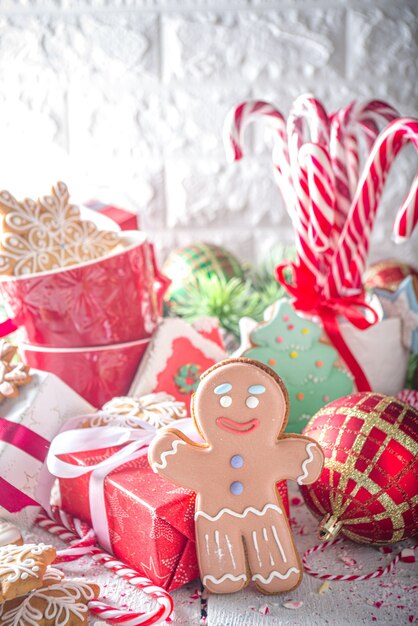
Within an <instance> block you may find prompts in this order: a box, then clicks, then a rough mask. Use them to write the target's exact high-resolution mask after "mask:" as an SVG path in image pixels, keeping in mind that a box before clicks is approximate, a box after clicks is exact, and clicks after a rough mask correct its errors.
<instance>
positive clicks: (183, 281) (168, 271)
mask: <svg viewBox="0 0 418 626" xmlns="http://www.w3.org/2000/svg"><path fill="white" fill-rule="evenodd" d="M163 272H164V274H165V275H166V276H168V278H170V279H171V285H170V287H169V289H168V291H167V293H166V300H167V301H168V302H169V303H170V302H176V301H177V299H178V298H179V297H180V298H184V296H185V295H186V290H187V288H188V287H189V286H191V285H195V284H196V276H197V275H202V273H203V274H206V275H207V276H208V277H211V276H218V277H222V278H224V279H225V280H227V281H228V280H230V279H231V278H234V277H236V278H240V279H243V278H244V270H243V268H242V266H241V263H240V262H239V261H238V259H237V258H236V257H235V256H234V255H233V254H232V253H231V252H229V251H228V250H225V248H221V247H220V246H216V245H214V244H211V243H204V242H198V243H195V244H192V245H190V246H185V247H183V248H178V249H177V250H174V251H173V252H171V254H170V255H169V257H168V258H167V260H166V262H165V263H164V266H163Z"/></svg>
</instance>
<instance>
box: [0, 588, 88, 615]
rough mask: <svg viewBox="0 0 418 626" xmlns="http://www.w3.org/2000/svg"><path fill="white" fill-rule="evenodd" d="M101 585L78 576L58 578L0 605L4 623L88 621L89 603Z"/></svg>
mask: <svg viewBox="0 0 418 626" xmlns="http://www.w3.org/2000/svg"><path fill="white" fill-rule="evenodd" d="M99 592H100V587H99V586H98V585H95V584H94V583H89V582H86V581H79V580H58V581H57V582H56V584H52V585H49V586H47V587H43V588H41V589H37V590H35V591H32V592H31V593H30V594H29V595H28V596H26V597H25V598H15V599H14V600H11V601H9V602H5V603H4V604H3V605H2V606H0V623H1V624H2V626H37V625H39V626H79V625H81V624H87V622H88V603H89V602H90V601H91V600H94V599H96V598H97V597H98V595H99Z"/></svg>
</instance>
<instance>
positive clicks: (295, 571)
mask: <svg viewBox="0 0 418 626" xmlns="http://www.w3.org/2000/svg"><path fill="white" fill-rule="evenodd" d="M299 573H300V572H299V570H298V569H297V568H296V567H290V568H289V569H288V570H287V572H286V574H281V573H280V572H275V571H273V572H271V574H270V576H269V577H268V578H264V576H262V575H261V574H254V576H253V578H252V579H253V580H259V581H260V582H261V583H263V584H264V585H269V584H270V583H271V581H272V580H273V578H280V580H286V578H289V576H290V574H299Z"/></svg>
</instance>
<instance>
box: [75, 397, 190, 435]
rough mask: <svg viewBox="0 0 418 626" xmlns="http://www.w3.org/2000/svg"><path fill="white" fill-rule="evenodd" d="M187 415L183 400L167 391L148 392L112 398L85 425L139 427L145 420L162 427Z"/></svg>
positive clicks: (156, 426)
mask: <svg viewBox="0 0 418 626" xmlns="http://www.w3.org/2000/svg"><path fill="white" fill-rule="evenodd" d="M183 417H187V409H186V405H185V403H184V402H179V401H177V400H176V399H175V398H174V396H171V395H169V394H167V393H163V392H161V393H150V394H147V395H144V396H141V397H140V398H133V397H129V396H122V397H119V398H113V399H112V400H110V401H109V402H106V404H105V405H104V406H103V408H102V412H100V413H98V414H97V417H95V418H94V419H93V420H92V421H90V422H89V423H88V424H87V423H83V427H86V426H90V427H91V426H108V425H109V424H112V426H124V427H126V428H141V421H144V422H147V423H148V424H151V426H154V427H155V428H162V427H163V426H168V425H169V424H172V423H173V422H174V421H175V420H177V419H181V418H183Z"/></svg>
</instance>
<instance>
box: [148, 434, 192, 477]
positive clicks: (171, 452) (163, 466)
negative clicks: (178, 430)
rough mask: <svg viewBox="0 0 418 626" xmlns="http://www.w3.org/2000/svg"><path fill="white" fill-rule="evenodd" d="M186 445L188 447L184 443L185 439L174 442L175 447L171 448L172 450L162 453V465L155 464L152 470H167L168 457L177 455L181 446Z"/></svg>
mask: <svg viewBox="0 0 418 626" xmlns="http://www.w3.org/2000/svg"><path fill="white" fill-rule="evenodd" d="M185 445H186V442H185V441H183V439H176V441H174V442H173V445H172V446H171V450H167V452H163V453H162V455H161V461H160V463H153V465H152V469H153V470H154V472H155V470H157V469H165V468H166V467H167V457H168V456H171V455H173V454H177V448H178V447H179V446H185Z"/></svg>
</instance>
